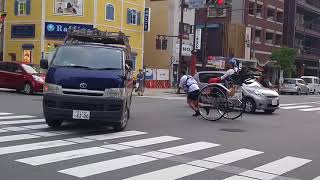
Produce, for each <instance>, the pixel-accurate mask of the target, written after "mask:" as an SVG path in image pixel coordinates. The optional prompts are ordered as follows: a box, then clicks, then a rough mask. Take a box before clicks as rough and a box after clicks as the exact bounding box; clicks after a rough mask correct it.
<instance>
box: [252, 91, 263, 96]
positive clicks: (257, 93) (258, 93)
mask: <svg viewBox="0 0 320 180" xmlns="http://www.w3.org/2000/svg"><path fill="white" fill-rule="evenodd" d="M253 92H254V93H255V94H256V95H258V96H264V95H263V93H262V92H261V91H259V90H254V91H253Z"/></svg>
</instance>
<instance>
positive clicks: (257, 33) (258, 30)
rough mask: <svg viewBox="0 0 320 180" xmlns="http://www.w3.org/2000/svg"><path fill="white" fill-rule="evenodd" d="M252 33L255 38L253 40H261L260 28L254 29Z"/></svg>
mask: <svg viewBox="0 0 320 180" xmlns="http://www.w3.org/2000/svg"><path fill="white" fill-rule="evenodd" d="M254 34H255V36H254V37H255V39H254V41H255V42H261V34H262V31H261V29H256V30H255V32H254Z"/></svg>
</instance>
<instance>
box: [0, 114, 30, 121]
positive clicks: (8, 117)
mask: <svg viewBox="0 0 320 180" xmlns="http://www.w3.org/2000/svg"><path fill="white" fill-rule="evenodd" d="M25 118H35V116H29V115H21V116H1V117H0V119H1V120H3V119H25Z"/></svg>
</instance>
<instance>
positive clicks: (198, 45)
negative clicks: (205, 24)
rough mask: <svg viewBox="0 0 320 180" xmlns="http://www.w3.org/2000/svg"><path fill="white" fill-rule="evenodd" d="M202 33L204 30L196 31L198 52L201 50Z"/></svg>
mask: <svg viewBox="0 0 320 180" xmlns="http://www.w3.org/2000/svg"><path fill="white" fill-rule="evenodd" d="M201 33H202V29H197V30H196V37H195V49H196V50H200V49H201Z"/></svg>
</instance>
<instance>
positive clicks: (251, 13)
mask: <svg viewBox="0 0 320 180" xmlns="http://www.w3.org/2000/svg"><path fill="white" fill-rule="evenodd" d="M254 4H255V3H254V2H251V1H250V2H249V14H250V15H254Z"/></svg>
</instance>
